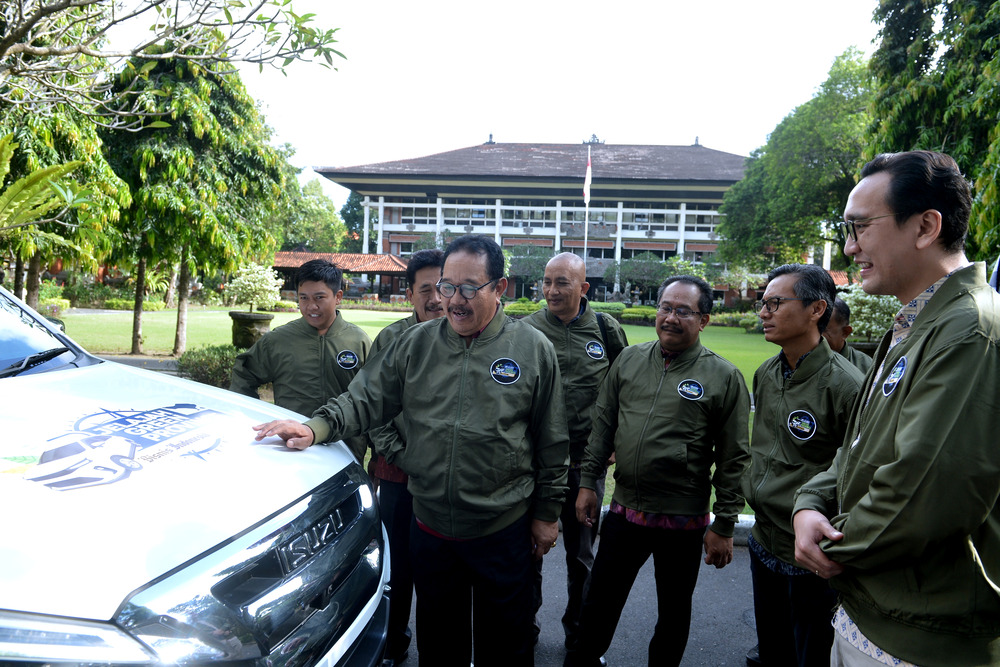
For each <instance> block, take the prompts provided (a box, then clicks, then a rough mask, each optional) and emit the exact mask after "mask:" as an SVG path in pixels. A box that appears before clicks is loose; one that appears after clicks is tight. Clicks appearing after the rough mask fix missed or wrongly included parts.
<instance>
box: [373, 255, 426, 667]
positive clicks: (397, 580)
mask: <svg viewBox="0 0 1000 667" xmlns="http://www.w3.org/2000/svg"><path fill="white" fill-rule="evenodd" d="M442 264H444V253H443V252H441V251H440V250H438V249H437V248H433V249H427V250H418V251H417V252H415V253H413V254H412V255H410V259H409V260H408V261H407V263H406V300H407V301H409V302H410V303H411V304H413V313H412V314H411V315H410V316H409V317H405V318H403V319H401V320H399V321H397V322H393V323H392V324H390V325H388V326H387V327H385V328H384V329H382V331H380V332H379V333H378V336H376V337H375V340H374V342H373V343H372V349H371V352H370V353H369V356H371V357H374V356H375V355H376V354H377V353H378V352H379V350H382V349H383V348H385V347H388V346H389V343H391V342H392V341H393V340H395V339H396V337H397V336H399V335H400V334H401V333H403V332H404V331H406V330H407V329H409V328H410V327H412V326H414V325H416V324H420V323H421V322H429V321H430V320H434V319H437V318H439V317H442V316H444V308H443V307H442V305H441V295H440V294H439V293H438V291H437V287H436V285H437V282H438V280H440V279H441V265H442ZM368 437H369V438H370V439H371V441H372V445H373V446H374V447H377V448H380V449H381V450H382V451H389V450H391V449H393V448H395V449H397V450H399V449H402V448H403V447H405V446H406V435H405V434H404V431H403V430H402V419H401V418H400V417H396V418H395V419H394V420H393V421H392V422H390V423H389V424H386V425H385V426H381V427H379V428H377V429H375V430H373V431H370V432H369V433H368ZM374 458H375V460H374V470H373V471H372V472H373V475H372V477H374V479H375V482H376V484H378V509H379V514H380V516H381V517H382V523H383V524H385V532H386V534H387V535H388V536H389V551H390V553H392V554H395V555H396V558H394V559H393V561H392V574H391V577H390V579H389V586H390V587H392V604H391V605H390V606H389V628H388V632H389V636H388V639H387V641H386V647H385V656H386V659H385V661H384V662H383V663H382V667H394V666H395V665H398V664H400V663H402V662H403V661H405V660H406V657H407V649H408V648H409V646H410V640H411V636H412V634H411V632H410V628H409V624H410V607H411V606H412V603H413V568H412V567H411V564H410V559H409V557H408V554H409V552H410V523H411V522H412V519H413V496H411V495H410V492H409V491H407V490H406V484H407V481H408V480H407V476H406V473H405V472H403V471H402V470H401V469H400V468H399V466H394V465H392V464H391V463H389V462H388V461H387V460H386V458H385V456H384V455H381V454H376V455H375V457H374Z"/></svg>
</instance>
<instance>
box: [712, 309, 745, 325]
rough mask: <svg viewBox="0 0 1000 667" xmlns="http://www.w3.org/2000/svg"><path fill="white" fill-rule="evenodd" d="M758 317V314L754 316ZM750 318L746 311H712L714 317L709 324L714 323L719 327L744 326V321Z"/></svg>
mask: <svg viewBox="0 0 1000 667" xmlns="http://www.w3.org/2000/svg"><path fill="white" fill-rule="evenodd" d="M754 318H756V315H755V316H754ZM747 319H749V318H748V317H747V314H746V313H735V312H728V313H717V312H715V311H714V310H713V311H712V319H711V320H710V321H709V324H713V325H715V326H719V327H742V326H744V324H743V321H744V320H747Z"/></svg>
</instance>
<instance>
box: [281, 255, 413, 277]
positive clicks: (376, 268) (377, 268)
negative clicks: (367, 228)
mask: <svg viewBox="0 0 1000 667" xmlns="http://www.w3.org/2000/svg"><path fill="white" fill-rule="evenodd" d="M313 259H325V260H327V261H328V262H333V263H334V264H336V265H337V266H338V267H340V268H341V269H342V270H344V271H347V272H348V273H378V274H388V273H405V272H406V260H404V259H401V258H399V257H396V256H395V255H374V254H364V253H360V252H295V251H291V250H281V251H279V252H276V253H275V254H274V267H275V268H278V269H297V268H299V267H300V266H302V265H303V264H305V263H306V262H308V261H310V260H313Z"/></svg>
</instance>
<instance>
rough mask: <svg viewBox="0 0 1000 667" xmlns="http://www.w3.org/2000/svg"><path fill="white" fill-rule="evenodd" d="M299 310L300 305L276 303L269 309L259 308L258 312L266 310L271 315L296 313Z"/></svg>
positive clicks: (286, 302)
mask: <svg viewBox="0 0 1000 667" xmlns="http://www.w3.org/2000/svg"><path fill="white" fill-rule="evenodd" d="M298 309H299V304H297V303H293V302H291V301H275V302H274V303H272V304H271V305H270V306H268V307H267V308H264V307H262V306H258V307H257V310H266V311H268V312H271V313H294V312H296V311H297V310H298Z"/></svg>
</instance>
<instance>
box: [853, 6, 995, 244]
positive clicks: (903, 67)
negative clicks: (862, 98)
mask: <svg viewBox="0 0 1000 667" xmlns="http://www.w3.org/2000/svg"><path fill="white" fill-rule="evenodd" d="M875 18H876V20H878V21H879V22H880V23H881V24H882V28H881V30H880V32H879V37H880V38H881V42H880V44H879V47H878V49H877V50H876V51H875V53H874V54H873V55H872V60H871V70H872V73H873V75H874V78H875V94H874V104H873V109H874V113H873V115H872V121H871V123H870V138H869V143H868V147H867V151H866V157H868V158H871V157H874V155H875V154H876V153H881V152H892V151H902V150H913V149H927V150H935V151H941V152H944V153H948V154H950V155H951V156H952V157H954V158H955V161H956V162H957V163H958V165H959V167H960V168H961V169H962V171H963V173H964V174H965V175H966V177H967V178H969V180H970V181H971V182H972V184H973V194H974V201H973V207H972V216H971V220H970V225H969V226H970V237H969V248H968V252H969V254H970V256H972V257H973V258H975V259H987V258H989V257H991V256H995V255H996V248H997V246H998V245H1000V189H998V188H1000V123H998V122H997V118H1000V87H998V86H997V81H998V80H1000V1H998V0H948V1H945V0H886V1H884V2H881V3H879V4H878V6H877V9H876V10H875ZM938 25H939V26H940V28H939V29H938V30H935V28H936V26H938Z"/></svg>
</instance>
